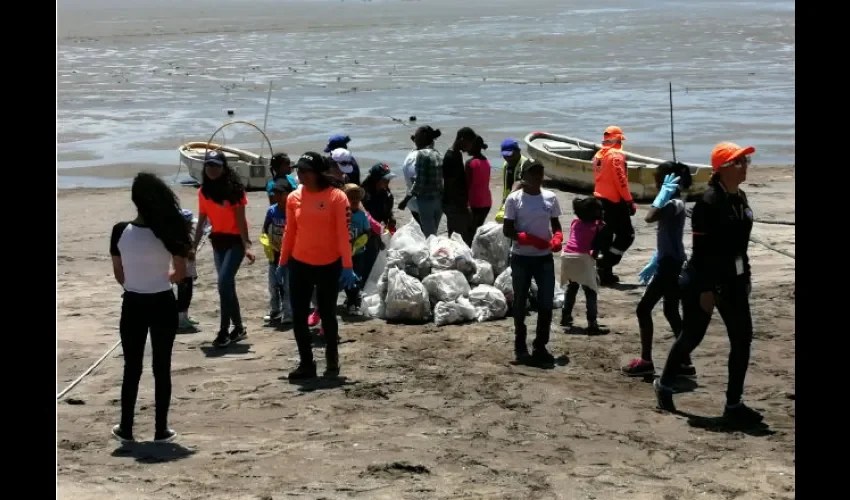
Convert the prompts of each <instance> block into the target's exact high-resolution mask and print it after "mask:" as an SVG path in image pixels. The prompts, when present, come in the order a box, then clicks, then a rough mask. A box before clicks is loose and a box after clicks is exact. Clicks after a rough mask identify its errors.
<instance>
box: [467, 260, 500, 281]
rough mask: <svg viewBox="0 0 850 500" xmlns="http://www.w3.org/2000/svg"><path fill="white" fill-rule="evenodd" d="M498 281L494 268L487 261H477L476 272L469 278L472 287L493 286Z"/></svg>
mask: <svg viewBox="0 0 850 500" xmlns="http://www.w3.org/2000/svg"><path fill="white" fill-rule="evenodd" d="M494 281H496V276H495V275H494V274H493V266H492V264H490V263H489V262H487V261H486V260H480V259H475V272H474V273H472V277H470V278H469V284H470V285H492V284H493V282H494Z"/></svg>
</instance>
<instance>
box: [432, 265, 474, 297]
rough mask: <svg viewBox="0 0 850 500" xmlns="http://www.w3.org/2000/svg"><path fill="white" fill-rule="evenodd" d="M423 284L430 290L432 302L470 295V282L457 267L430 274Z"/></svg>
mask: <svg viewBox="0 0 850 500" xmlns="http://www.w3.org/2000/svg"><path fill="white" fill-rule="evenodd" d="M422 285H424V286H425V289H426V290H428V296H429V297H430V298H431V303H432V304H436V303H437V302H440V301H443V302H447V301H452V300H457V298H458V297H468V296H469V283H468V282H467V281H466V276H464V275H463V273H461V272H460V271H458V270H455V269H452V270H450V271H437V272H435V273H433V274H430V275H428V276H427V277H426V278H425V279H424V280H422Z"/></svg>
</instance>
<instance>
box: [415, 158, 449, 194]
mask: <svg viewBox="0 0 850 500" xmlns="http://www.w3.org/2000/svg"><path fill="white" fill-rule="evenodd" d="M414 168H415V170H416V180H415V181H413V188H412V189H411V190H410V194H412V195H413V196H415V197H416V198H421V199H426V200H428V199H434V198H440V197H442V195H443V157H442V155H440V153H439V152H438V151H437V150H436V149H433V148H426V149H420V150H419V154H417V155H416V164H415V166H414Z"/></svg>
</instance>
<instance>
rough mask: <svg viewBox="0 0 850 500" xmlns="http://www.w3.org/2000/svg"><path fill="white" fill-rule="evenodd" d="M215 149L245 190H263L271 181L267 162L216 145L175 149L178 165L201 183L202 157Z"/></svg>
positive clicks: (199, 144)
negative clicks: (224, 158)
mask: <svg viewBox="0 0 850 500" xmlns="http://www.w3.org/2000/svg"><path fill="white" fill-rule="evenodd" d="M212 149H216V150H219V151H222V152H223V153H224V155H225V157H226V158H227V165H228V166H229V167H230V168H231V169H233V171H234V172H236V174H237V175H239V178H240V179H241V180H242V183H243V184H244V185H245V187H246V189H250V190H256V189H265V188H266V184H267V183H268V181H269V180H270V179H271V172H270V171H269V167H268V160H266V159H265V158H262V157H260V156H259V155H256V154H254V153H251V152H250V151H244V150H242V149H237V148H232V147H229V146H222V145H220V144H216V143H206V142H189V143H186V144H183V145H182V146H180V147H179V148H177V152H178V154H179V155H180V163H181V164H182V165H183V168H185V169H186V171H187V172H189V176H191V177H192V179H194V180H195V182H197V183H199V184H200V183H201V181H202V179H203V171H204V156H205V155H206V153H207V151H209V150H212Z"/></svg>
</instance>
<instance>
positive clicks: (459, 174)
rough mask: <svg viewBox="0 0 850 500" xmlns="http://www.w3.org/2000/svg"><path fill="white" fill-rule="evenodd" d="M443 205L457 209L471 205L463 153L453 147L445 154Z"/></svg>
mask: <svg viewBox="0 0 850 500" xmlns="http://www.w3.org/2000/svg"><path fill="white" fill-rule="evenodd" d="M443 206H447V207H450V208H455V209H463V208H467V207H468V206H469V192H468V191H467V189H466V168H465V167H464V164H463V153H461V152H460V151H455V150H453V149H448V150H446V154H445V155H443Z"/></svg>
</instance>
